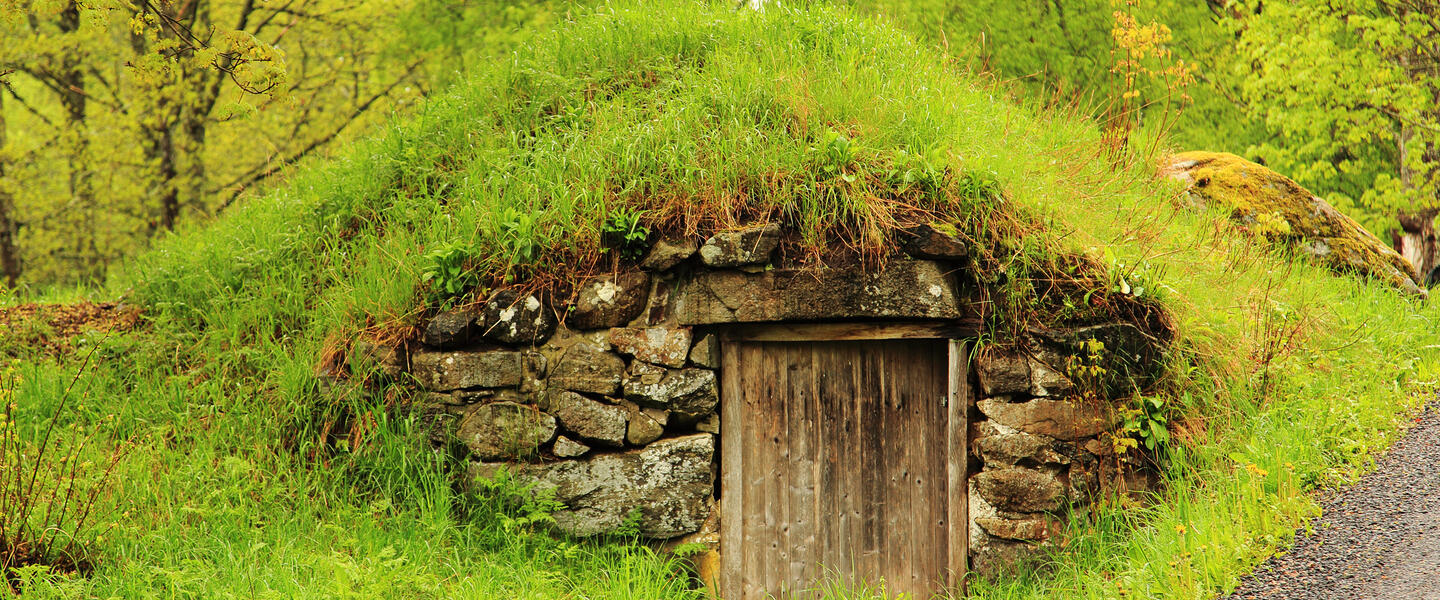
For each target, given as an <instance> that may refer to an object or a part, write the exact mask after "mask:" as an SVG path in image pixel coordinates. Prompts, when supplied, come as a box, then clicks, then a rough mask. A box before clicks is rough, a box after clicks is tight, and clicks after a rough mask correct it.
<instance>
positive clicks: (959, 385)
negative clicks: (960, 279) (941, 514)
mask: <svg viewBox="0 0 1440 600" xmlns="http://www.w3.org/2000/svg"><path fill="white" fill-rule="evenodd" d="M715 332H716V333H717V337H718V338H719V340H720V342H721V353H722V360H721V371H720V376H721V379H722V385H721V390H722V391H721V394H720V407H719V410H720V416H721V418H720V423H721V432H720V439H721V447H720V451H721V454H720V461H719V462H720V466H719V471H720V477H719V484H720V485H719V489H720V503H719V515H720V519H719V521H720V534H721V535H720V537H721V540H722V542H721V543H722V548H721V553H720V554H721V556H720V565H719V567H720V572H719V573H718V575H719V577H718V581H707V582H705V583H706V584H707V585H708V586H709V587H711V589H712V590H715V591H716V592H718V593H719V596H720V597H721V598H725V599H727V600H741V596H742V595H739V594H735V593H734V592H735V591H736V588H738V585H739V581H740V575H741V573H740V571H741V568H742V567H741V564H742V561H741V560H740V556H741V553H740V552H738V550H739V549H733V548H724V547H723V544H724V543H726V542H727V541H729V540H735V539H738V538H739V537H741V534H740V522H741V512H740V511H741V510H742V507H741V503H740V501H739V500H737V499H736V498H737V494H733V493H726V490H727V489H729V490H739V489H741V487H742V486H743V479H742V474H741V473H740V470H739V469H729V468H727V465H736V464H741V458H740V457H741V450H742V448H741V446H740V445H739V444H737V443H735V440H737V439H738V437H739V436H740V433H739V430H740V426H741V423H742V418H743V417H742V412H741V411H742V407H741V403H740V402H737V401H733V399H732V398H729V397H727V392H726V390H731V389H736V387H737V386H735V385H732V383H733V382H732V381H731V380H730V379H729V378H733V377H737V375H736V373H735V369H733V368H728V365H733V364H736V361H737V357H736V346H735V344H736V343H737V342H848V341H865V340H905V339H914V340H947V341H948V342H949V343H948V346H947V347H948V357H947V360H948V364H949V376H948V381H949V392H948V394H947V402H946V409H947V412H948V426H947V427H946V432H947V436H946V437H947V439H946V440H945V441H944V444H943V446H942V448H943V450H942V451H943V452H945V453H946V459H945V462H946V465H947V468H948V473H947V481H946V490H947V491H946V494H947V502H946V506H947V510H948V518H947V519H946V522H947V526H948V527H949V535H948V536H947V540H948V544H949V547H948V548H947V556H949V557H950V559H949V571H950V573H951V577H950V580H949V583H948V585H949V586H950V587H951V588H958V589H957V591H958V592H959V593H961V594H965V593H966V577H965V575H966V574H967V573H968V572H969V537H970V528H971V525H972V523H971V519H970V514H969V503H968V495H969V494H968V488H969V477H970V468H969V463H970V456H969V439H968V438H969V421H970V419H969V413H970V411H971V409H972V407H973V406H974V405H975V401H976V398H975V396H974V393H973V390H972V388H971V385H970V377H971V376H970V360H971V357H970V353H969V349H970V348H971V347H972V345H973V344H972V343H971V341H972V340H974V339H975V337H976V336H977V335H978V333H979V332H978V327H977V326H976V324H975V323H973V322H970V321H968V320H964V321H962V320H955V321H927V322H849V323H765V324H737V325H731V326H724V327H717V328H716V329H715ZM727 442H728V443H727Z"/></svg>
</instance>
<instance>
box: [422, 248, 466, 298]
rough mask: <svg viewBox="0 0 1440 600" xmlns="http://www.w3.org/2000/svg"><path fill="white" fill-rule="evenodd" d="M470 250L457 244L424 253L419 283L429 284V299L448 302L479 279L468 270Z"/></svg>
mask: <svg viewBox="0 0 1440 600" xmlns="http://www.w3.org/2000/svg"><path fill="white" fill-rule="evenodd" d="M470 260H471V256H470V248H469V247H468V246H465V245H464V244H461V243H458V242H450V243H447V244H442V245H440V246H438V247H436V248H435V249H433V250H431V251H429V252H426V253H425V261H424V263H423V264H422V265H421V267H420V281H421V282H422V283H426V284H429V286H430V297H431V298H432V299H433V300H435V301H440V302H444V301H448V300H450V299H451V298H454V297H456V296H459V295H460V294H463V293H465V292H468V291H470V289H471V288H473V287H475V284H476V283H479V281H480V278H479V277H478V276H477V275H476V274H475V271H474V270H473V269H471V268H470V266H469V263H470Z"/></svg>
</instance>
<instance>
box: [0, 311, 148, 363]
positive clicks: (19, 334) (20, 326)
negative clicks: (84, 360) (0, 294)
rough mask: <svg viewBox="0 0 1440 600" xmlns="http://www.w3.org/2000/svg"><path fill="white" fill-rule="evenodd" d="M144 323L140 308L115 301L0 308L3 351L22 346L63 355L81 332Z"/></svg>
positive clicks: (127, 328) (118, 329)
mask: <svg viewBox="0 0 1440 600" xmlns="http://www.w3.org/2000/svg"><path fill="white" fill-rule="evenodd" d="M143 324H144V319H143V318H142V315H141V310H140V308H139V307H135V306H129V305H125V304H120V303H116V302H102V303H95V302H79V303H75V304H21V305H18V306H8V307H0V354H12V355H13V354H15V353H16V351H17V350H19V349H22V348H24V349H30V350H39V351H43V352H45V353H48V354H52V355H53V354H62V353H64V352H67V351H69V350H70V349H71V347H72V344H73V342H74V340H75V338H77V337H79V336H81V335H84V334H94V333H101V334H104V333H112V332H114V333H119V332H125V331H131V330H134V329H137V328H139V327H141V326H143Z"/></svg>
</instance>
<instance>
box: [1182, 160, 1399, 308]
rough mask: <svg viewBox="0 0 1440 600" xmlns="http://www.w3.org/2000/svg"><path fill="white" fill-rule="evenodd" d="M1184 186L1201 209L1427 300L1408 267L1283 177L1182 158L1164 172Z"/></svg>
mask: <svg viewBox="0 0 1440 600" xmlns="http://www.w3.org/2000/svg"><path fill="white" fill-rule="evenodd" d="M1160 174H1161V175H1162V176H1165V177H1170V178H1172V179H1175V180H1178V181H1182V182H1184V183H1185V184H1186V185H1187V186H1189V187H1188V188H1187V192H1186V193H1187V194H1188V196H1189V197H1190V199H1191V200H1192V201H1193V202H1195V203H1196V204H1198V205H1201V206H1216V207H1223V208H1225V209H1228V210H1230V217H1231V219H1232V220H1234V221H1235V222H1236V223H1238V224H1239V225H1240V226H1241V227H1243V228H1244V229H1245V230H1247V231H1249V232H1251V233H1254V234H1256V235H1263V236H1264V237H1266V238H1269V239H1271V240H1275V241H1278V242H1281V243H1285V244H1288V245H1290V246H1292V247H1294V248H1295V249H1297V250H1298V251H1300V252H1302V253H1304V254H1306V255H1309V256H1311V257H1313V258H1314V259H1315V260H1316V261H1318V262H1320V263H1321V264H1323V265H1325V266H1327V267H1329V268H1331V269H1333V270H1335V271H1339V272H1358V273H1363V274H1365V275H1369V276H1371V277H1374V278H1376V279H1379V280H1381V281H1384V282H1386V283H1388V284H1390V285H1393V286H1395V287H1397V288H1400V289H1401V290H1404V291H1405V292H1408V293H1411V294H1415V295H1417V296H1425V295H1427V292H1426V291H1425V290H1424V289H1423V288H1421V287H1420V286H1419V285H1418V284H1417V282H1419V281H1420V276H1419V274H1418V273H1416V272H1415V267H1414V266H1413V265H1411V264H1410V261H1407V260H1405V258H1404V257H1402V256H1400V254H1399V253H1397V252H1395V251H1394V250H1393V249H1391V248H1390V247H1389V246H1388V245H1386V244H1385V243H1384V242H1382V241H1381V240H1380V238H1378V237H1376V236H1375V234H1373V233H1370V232H1369V231H1367V230H1366V229H1365V228H1364V227H1361V226H1360V224H1359V223H1357V222H1355V220H1354V219H1351V218H1350V217H1347V216H1345V215H1344V214H1341V213H1340V211H1338V210H1336V209H1335V207H1333V206H1331V205H1330V204H1329V203H1328V202H1326V201H1324V200H1322V199H1320V198H1319V197H1316V196H1315V195H1314V194H1312V193H1310V191H1309V190H1306V189H1305V188H1303V187H1301V186H1300V184H1298V183H1295V181H1293V180H1291V179H1290V178H1288V177H1285V176H1284V175H1281V174H1279V173H1276V172H1275V171H1272V170H1270V169H1268V168H1266V167H1264V166H1261V165H1258V164H1255V163H1253V162H1250V161H1248V160H1245V159H1243V158H1240V157H1239V156H1235V155H1234V154H1224V153H1215V152H1184V153H1181V154H1176V155H1174V156H1172V157H1170V159H1169V160H1168V161H1167V163H1166V164H1165V165H1164V166H1163V167H1162V168H1161V169H1160Z"/></svg>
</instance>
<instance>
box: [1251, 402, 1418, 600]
mask: <svg viewBox="0 0 1440 600" xmlns="http://www.w3.org/2000/svg"><path fill="white" fill-rule="evenodd" d="M1323 506H1324V512H1323V513H1322V515H1321V517H1320V518H1319V519H1318V520H1317V521H1315V534H1314V535H1310V536H1306V537H1302V538H1300V539H1298V540H1297V541H1296V544H1295V547H1294V548H1293V549H1292V550H1291V551H1289V552H1287V553H1286V554H1284V555H1282V556H1276V557H1274V558H1271V559H1270V560H1268V561H1266V562H1265V564H1263V565H1261V566H1260V568H1259V569H1257V570H1256V572H1255V573H1254V574H1253V575H1251V576H1249V577H1246V578H1245V579H1243V580H1241V582H1240V587H1239V588H1238V589H1236V590H1235V593H1234V594H1232V595H1231V596H1230V599H1231V600H1241V599H1244V600H1250V599H1258V598H1265V599H1276V600H1278V599H1285V600H1309V599H1315V600H1322V599H1323V600H1352V599H1353V600H1361V599H1363V600H1401V599H1403V600H1440V412H1437V407H1436V406H1434V405H1432V406H1431V407H1430V408H1429V409H1428V410H1427V411H1426V412H1425V414H1424V415H1423V416H1422V417H1421V418H1420V421H1419V423H1418V424H1417V425H1416V426H1415V428H1414V429H1412V430H1410V432H1409V433H1408V434H1407V435H1406V436H1405V437H1404V438H1403V439H1401V440H1400V441H1398V442H1396V443H1395V445H1394V446H1393V447H1392V448H1391V450H1390V453H1389V454H1387V455H1386V456H1385V457H1384V458H1382V459H1381V460H1380V461H1379V462H1378V464H1377V465H1376V468H1375V471H1374V472H1372V473H1370V474H1369V475H1366V476H1365V477H1363V478H1361V480H1360V481H1359V482H1358V483H1356V484H1355V485H1354V486H1353V487H1350V488H1347V489H1344V490H1340V491H1339V492H1337V493H1335V494H1334V495H1333V496H1331V497H1330V498H1328V499H1327V500H1326V501H1325V502H1324V505H1323Z"/></svg>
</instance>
